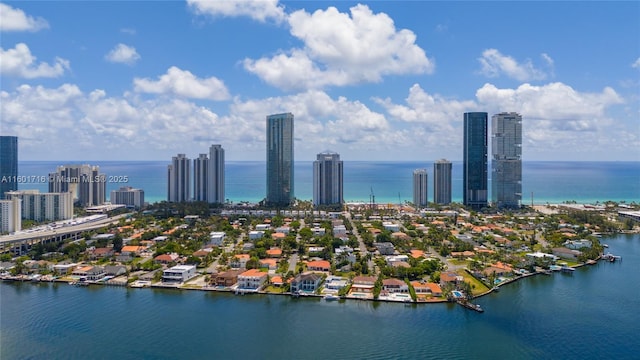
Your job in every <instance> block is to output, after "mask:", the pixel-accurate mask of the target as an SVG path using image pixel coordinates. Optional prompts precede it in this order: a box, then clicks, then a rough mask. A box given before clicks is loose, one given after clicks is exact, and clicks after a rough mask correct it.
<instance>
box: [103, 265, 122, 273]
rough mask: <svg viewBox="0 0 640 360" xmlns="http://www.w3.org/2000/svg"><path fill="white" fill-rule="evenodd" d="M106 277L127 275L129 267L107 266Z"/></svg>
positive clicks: (105, 269)
mask: <svg viewBox="0 0 640 360" xmlns="http://www.w3.org/2000/svg"><path fill="white" fill-rule="evenodd" d="M104 273H105V275H106V276H120V275H124V274H126V273H127V267H126V266H124V265H107V266H105V267H104Z"/></svg>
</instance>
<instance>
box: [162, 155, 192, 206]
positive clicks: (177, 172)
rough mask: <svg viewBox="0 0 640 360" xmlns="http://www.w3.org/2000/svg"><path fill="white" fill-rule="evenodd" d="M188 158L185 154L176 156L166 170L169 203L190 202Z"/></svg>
mask: <svg viewBox="0 0 640 360" xmlns="http://www.w3.org/2000/svg"><path fill="white" fill-rule="evenodd" d="M190 168H191V166H190V161H189V158H188V157H186V155H185V154H178V156H174V157H173V158H172V159H171V165H169V166H168V169H167V173H168V174H167V177H168V178H167V186H168V189H167V200H168V201H170V202H183V201H189V200H191V197H190V195H191V186H190V182H189V180H190V177H191V176H190V171H191V169H190Z"/></svg>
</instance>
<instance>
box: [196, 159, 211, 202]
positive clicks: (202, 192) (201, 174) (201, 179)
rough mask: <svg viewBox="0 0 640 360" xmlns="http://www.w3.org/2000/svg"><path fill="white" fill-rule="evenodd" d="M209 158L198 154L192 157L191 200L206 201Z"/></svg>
mask: <svg viewBox="0 0 640 360" xmlns="http://www.w3.org/2000/svg"><path fill="white" fill-rule="evenodd" d="M208 178H209V158H208V157H207V154H200V156H198V158H197V159H193V200H195V201H207V200H208V190H209V189H208V187H209V181H208Z"/></svg>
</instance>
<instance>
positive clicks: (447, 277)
mask: <svg viewBox="0 0 640 360" xmlns="http://www.w3.org/2000/svg"><path fill="white" fill-rule="evenodd" d="M462 281H464V277H462V276H461V275H458V274H456V273H454V272H451V271H447V272H443V273H442V274H440V284H442V285H444V284H446V283H453V284H458V283H461V282H462Z"/></svg>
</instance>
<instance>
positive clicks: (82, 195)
mask: <svg viewBox="0 0 640 360" xmlns="http://www.w3.org/2000/svg"><path fill="white" fill-rule="evenodd" d="M49 192H50V193H63V192H70V193H71V194H72V195H71V196H72V198H73V199H74V201H77V202H78V203H80V206H95V205H102V204H104V202H105V201H106V200H107V176H106V175H105V174H102V173H100V167H99V166H92V165H88V164H84V165H63V166H58V167H57V168H56V171H55V172H52V173H50V174H49ZM25 207H26V206H25V205H24V204H23V209H24V208H25Z"/></svg>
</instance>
